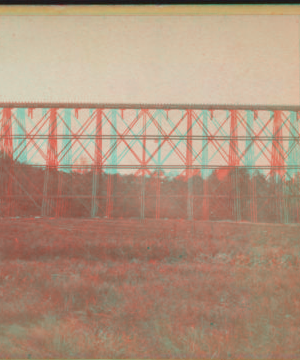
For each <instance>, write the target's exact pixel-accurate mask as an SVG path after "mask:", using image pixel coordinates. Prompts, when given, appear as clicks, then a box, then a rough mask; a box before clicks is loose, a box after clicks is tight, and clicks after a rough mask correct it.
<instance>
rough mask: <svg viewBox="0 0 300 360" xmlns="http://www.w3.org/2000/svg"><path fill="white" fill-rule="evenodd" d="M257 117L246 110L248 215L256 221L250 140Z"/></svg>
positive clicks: (252, 146)
mask: <svg viewBox="0 0 300 360" xmlns="http://www.w3.org/2000/svg"><path fill="white" fill-rule="evenodd" d="M256 118H257V112H256V111H252V110H247V125H246V156H245V158H246V166H249V175H250V196H251V198H250V217H251V221H252V222H254V223H256V222H257V195H256V179H255V176H254V169H253V166H254V143H253V140H252V133H253V129H254V119H256Z"/></svg>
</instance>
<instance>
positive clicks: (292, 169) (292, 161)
mask: <svg viewBox="0 0 300 360" xmlns="http://www.w3.org/2000/svg"><path fill="white" fill-rule="evenodd" d="M299 156H300V151H299V129H298V121H297V113H296V112H294V111H291V113H290V127H289V148H288V158H287V165H288V168H287V175H288V177H289V178H290V179H291V181H292V182H293V191H295V189H297V172H298V168H297V165H298V161H299V160H298V159H299ZM295 184H296V185H295ZM291 186H292V185H291ZM288 193H290V191H289V192H286V193H285V196H287V195H291V194H288ZM296 194H297V195H298V192H297V191H296ZM288 202H289V203H291V202H292V206H291V208H292V211H293V214H294V212H296V213H298V206H299V203H298V198H297V197H296V198H295V200H294V201H293V200H292V199H290V198H289V199H288ZM293 218H295V216H293Z"/></svg>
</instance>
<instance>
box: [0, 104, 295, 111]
mask: <svg viewBox="0 0 300 360" xmlns="http://www.w3.org/2000/svg"><path fill="white" fill-rule="evenodd" d="M0 107H1V108H29V109H32V108H33V109H35V108H47V109H48V108H55V109H63V108H67V109H120V110H126V109H134V110H139V109H154V110H155V109H157V110H158V109H161V110H252V111H254V110H261V111H263V110H265V111H277V110H279V111H300V105H288V104H285V105H264V104H257V105H255V104H248V105H247V104H240V105H238V104H146V103H140V104H128V103H126V104H122V103H77V102H76V103H72V102H68V103H65V102H63V103H47V102H36V103H35V102H2V103H0Z"/></svg>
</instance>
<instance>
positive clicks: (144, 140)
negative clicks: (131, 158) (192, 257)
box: [141, 110, 147, 220]
mask: <svg viewBox="0 0 300 360" xmlns="http://www.w3.org/2000/svg"><path fill="white" fill-rule="evenodd" d="M142 111H143V154H142V166H143V170H142V187H141V219H142V220H143V219H144V218H145V181H146V179H145V175H146V168H145V166H146V121H147V117H146V111H145V110H142Z"/></svg>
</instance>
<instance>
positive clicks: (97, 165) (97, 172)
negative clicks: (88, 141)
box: [91, 109, 102, 217]
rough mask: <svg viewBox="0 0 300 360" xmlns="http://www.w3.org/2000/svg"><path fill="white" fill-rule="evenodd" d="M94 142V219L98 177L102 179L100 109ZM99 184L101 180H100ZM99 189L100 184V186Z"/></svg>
mask: <svg viewBox="0 0 300 360" xmlns="http://www.w3.org/2000/svg"><path fill="white" fill-rule="evenodd" d="M95 133H96V141H95V157H94V171H93V190H92V191H93V194H92V196H93V197H92V210H91V216H92V217H95V216H97V213H98V204H99V202H100V200H99V199H98V193H99V189H98V187H99V176H100V178H101V177H102V109H97V110H96V132H95ZM100 182H101V180H100ZM100 189H101V184H100Z"/></svg>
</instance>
